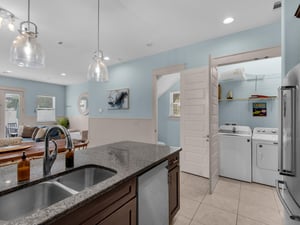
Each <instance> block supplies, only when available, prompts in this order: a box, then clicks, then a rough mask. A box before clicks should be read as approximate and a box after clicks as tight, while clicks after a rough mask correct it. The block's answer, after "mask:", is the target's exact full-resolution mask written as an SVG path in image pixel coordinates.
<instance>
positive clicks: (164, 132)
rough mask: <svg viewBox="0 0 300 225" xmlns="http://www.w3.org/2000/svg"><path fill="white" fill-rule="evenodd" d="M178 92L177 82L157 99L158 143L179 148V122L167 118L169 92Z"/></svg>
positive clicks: (177, 119) (178, 85)
mask: <svg viewBox="0 0 300 225" xmlns="http://www.w3.org/2000/svg"><path fill="white" fill-rule="evenodd" d="M174 91H180V84H179V81H178V82H177V83H175V84H174V85H173V86H172V87H170V88H169V90H168V91H166V92H165V93H164V94H163V95H162V96H160V97H159V98H158V103H157V105H158V110H157V111H158V118H157V122H158V141H161V142H164V143H165V144H167V145H171V146H180V120H179V118H170V117H169V108H170V92H174Z"/></svg>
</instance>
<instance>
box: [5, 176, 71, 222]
mask: <svg viewBox="0 0 300 225" xmlns="http://www.w3.org/2000/svg"><path fill="white" fill-rule="evenodd" d="M71 195H72V193H70V192H69V191H67V190H65V189H63V188H61V187H60V186H59V185H57V184H56V183H55V182H43V183H39V184H36V185H32V186H29V187H26V188H24V189H20V190H17V191H14V192H11V193H9V194H6V195H3V196H1V197H0V220H12V219H15V218H18V217H21V216H26V215H28V214H31V213H33V212H34V211H36V210H38V209H43V208H46V207H48V206H50V205H52V204H54V203H55V202H58V201H60V200H62V199H64V198H67V197H69V196H71Z"/></svg>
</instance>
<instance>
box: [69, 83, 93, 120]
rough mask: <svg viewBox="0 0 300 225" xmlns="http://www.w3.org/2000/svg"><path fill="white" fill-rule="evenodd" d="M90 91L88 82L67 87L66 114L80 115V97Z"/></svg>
mask: <svg viewBox="0 0 300 225" xmlns="http://www.w3.org/2000/svg"><path fill="white" fill-rule="evenodd" d="M84 92H88V82H85V83H82V84H76V85H69V86H67V87H66V116H78V115H80V113H79V111H78V97H79V96H80V94H82V93H84Z"/></svg>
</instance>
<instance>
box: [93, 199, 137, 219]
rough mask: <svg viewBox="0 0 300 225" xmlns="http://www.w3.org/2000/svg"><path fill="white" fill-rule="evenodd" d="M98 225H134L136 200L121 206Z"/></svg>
mask: <svg viewBox="0 0 300 225" xmlns="http://www.w3.org/2000/svg"><path fill="white" fill-rule="evenodd" d="M98 224H99V225H136V198H134V199H132V200H131V201H130V202H128V203H126V204H125V205H123V206H122V207H121V208H120V209H118V210H117V211H115V212H114V213H113V214H111V215H110V216H108V217H107V218H106V219H104V220H102V221H101V222H100V223H98Z"/></svg>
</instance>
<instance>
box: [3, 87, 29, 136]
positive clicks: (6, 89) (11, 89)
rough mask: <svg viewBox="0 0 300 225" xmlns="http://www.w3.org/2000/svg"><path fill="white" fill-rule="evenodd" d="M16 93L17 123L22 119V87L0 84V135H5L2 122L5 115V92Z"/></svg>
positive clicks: (21, 121)
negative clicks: (18, 96)
mask: <svg viewBox="0 0 300 225" xmlns="http://www.w3.org/2000/svg"><path fill="white" fill-rule="evenodd" d="M7 92H8V93H16V94H19V95H20V118H19V125H20V124H23V121H24V112H25V110H24V108H25V106H24V89H21V88H13V87H3V86H0V98H1V100H0V123H1V124H0V129H1V131H0V135H5V124H4V119H5V118H4V117H5V109H4V107H5V103H4V102H3V101H4V100H5V93H7Z"/></svg>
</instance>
